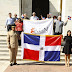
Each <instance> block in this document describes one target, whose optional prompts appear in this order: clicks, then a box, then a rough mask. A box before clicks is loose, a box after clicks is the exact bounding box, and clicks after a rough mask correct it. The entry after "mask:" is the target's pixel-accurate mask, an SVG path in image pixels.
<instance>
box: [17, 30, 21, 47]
mask: <svg viewBox="0 0 72 72" xmlns="http://www.w3.org/2000/svg"><path fill="white" fill-rule="evenodd" d="M21 32H22V31H16V33H17V35H18V45H19V46H21V38H20V35H21Z"/></svg>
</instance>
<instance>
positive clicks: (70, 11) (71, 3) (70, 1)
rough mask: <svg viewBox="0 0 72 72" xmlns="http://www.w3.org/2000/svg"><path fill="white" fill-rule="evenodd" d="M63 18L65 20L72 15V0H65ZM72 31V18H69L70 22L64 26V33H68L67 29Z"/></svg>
mask: <svg viewBox="0 0 72 72" xmlns="http://www.w3.org/2000/svg"><path fill="white" fill-rule="evenodd" d="M62 7H63V9H62V20H63V21H64V22H65V21H66V20H67V19H68V16H71V17H72V0H63V6H62ZM68 30H71V31H72V20H68V24H67V25H66V26H64V28H63V35H64V36H65V35H67V31H68Z"/></svg>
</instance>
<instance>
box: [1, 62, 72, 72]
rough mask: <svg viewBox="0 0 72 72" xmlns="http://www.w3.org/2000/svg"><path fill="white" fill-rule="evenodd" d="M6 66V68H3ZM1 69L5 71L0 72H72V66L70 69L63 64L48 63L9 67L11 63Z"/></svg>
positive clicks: (20, 64)
mask: <svg viewBox="0 0 72 72" xmlns="http://www.w3.org/2000/svg"><path fill="white" fill-rule="evenodd" d="M4 65H6V66H5V68H2V67H3V66H4ZM3 66H2V67H1V68H2V69H4V71H0V72H72V65H70V67H66V66H65V65H63V64H59V65H58V64H55V65H53V64H48V63H37V62H31V63H29V62H28V63H19V64H18V65H15V66H12V67H11V66H9V62H7V63H4V64H3ZM1 68H0V69H1Z"/></svg>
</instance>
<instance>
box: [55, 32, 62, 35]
mask: <svg viewBox="0 0 72 72" xmlns="http://www.w3.org/2000/svg"><path fill="white" fill-rule="evenodd" d="M61 34H62V33H59V32H58V33H56V32H55V33H54V35H61Z"/></svg>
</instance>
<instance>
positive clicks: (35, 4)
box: [32, 0, 49, 18]
mask: <svg viewBox="0 0 72 72" xmlns="http://www.w3.org/2000/svg"><path fill="white" fill-rule="evenodd" d="M32 12H36V15H37V16H38V17H39V18H40V15H43V16H44V17H47V14H48V13H49V0H32Z"/></svg>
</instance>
